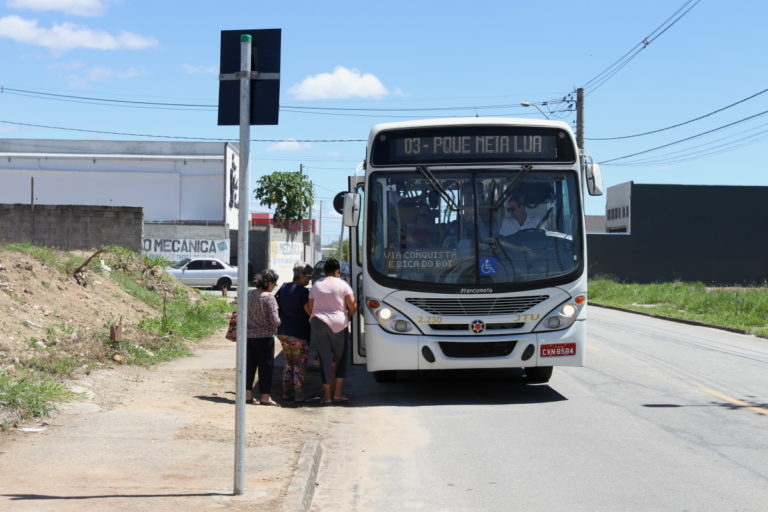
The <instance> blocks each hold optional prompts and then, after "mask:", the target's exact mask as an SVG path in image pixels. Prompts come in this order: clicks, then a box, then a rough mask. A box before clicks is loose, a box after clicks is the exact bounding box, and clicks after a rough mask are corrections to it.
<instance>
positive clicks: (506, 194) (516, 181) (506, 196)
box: [493, 164, 533, 208]
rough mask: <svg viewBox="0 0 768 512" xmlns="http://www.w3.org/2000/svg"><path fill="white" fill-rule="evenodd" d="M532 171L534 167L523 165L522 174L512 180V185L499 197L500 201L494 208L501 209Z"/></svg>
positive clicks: (497, 201) (498, 200)
mask: <svg viewBox="0 0 768 512" xmlns="http://www.w3.org/2000/svg"><path fill="white" fill-rule="evenodd" d="M532 169H533V166H532V165H531V164H523V168H522V169H520V172H519V173H517V176H515V177H514V178H513V179H512V183H510V184H509V186H508V187H507V189H506V190H505V191H504V192H503V193H502V194H501V195H500V196H499V199H497V200H496V202H495V203H494V205H493V206H494V207H495V208H500V207H501V206H503V205H504V202H505V201H506V200H507V199H509V196H511V195H512V192H514V191H515V189H516V188H517V187H518V186H519V185H520V182H522V181H523V179H525V177H526V176H527V175H528V173H529V172H531V170H532Z"/></svg>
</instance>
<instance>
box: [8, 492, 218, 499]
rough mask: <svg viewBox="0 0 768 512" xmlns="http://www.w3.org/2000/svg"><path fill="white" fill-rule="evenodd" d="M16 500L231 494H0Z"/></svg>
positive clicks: (179, 496)
mask: <svg viewBox="0 0 768 512" xmlns="http://www.w3.org/2000/svg"><path fill="white" fill-rule="evenodd" d="M0 496H6V497H8V498H10V499H11V501H18V500H96V499H105V498H194V497H198V496H202V497H205V496H232V493H220V492H196V493H181V494H179V493H176V494H96V495H92V496H52V495H49V494H0Z"/></svg>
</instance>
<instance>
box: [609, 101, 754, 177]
mask: <svg viewBox="0 0 768 512" xmlns="http://www.w3.org/2000/svg"><path fill="white" fill-rule="evenodd" d="M765 114H768V110H764V111H762V112H758V113H757V114H754V115H751V116H748V117H745V118H743V119H739V120H738V121H734V122H732V123H728V124H724V125H722V126H718V127H717V128H713V129H711V130H707V131H705V132H701V133H697V134H696V135H691V136H690V137H686V138H684V139H680V140H676V141H674V142H670V143H668V144H662V145H661V146H656V147H655V148H650V149H646V150H643V151H638V152H637V153H632V154H629V155H624V156H620V157H616V158H611V159H610V160H603V161H602V162H598V163H599V164H600V165H604V164H607V163H610V162H615V161H617V160H624V159H625V158H630V157H633V156H637V155H642V154H645V153H650V152H651V151H656V150H659V149H663V148H667V147H669V146H673V145H675V144H680V143H681V142H685V141H688V140H692V139H695V138H697V137H702V136H704V135H708V134H710V133H713V132H716V131H719V130H723V129H725V128H728V127H730V126H734V125H737V124H739V123H743V122H745V121H749V120H750V119H754V118H756V117H760V116H762V115H765Z"/></svg>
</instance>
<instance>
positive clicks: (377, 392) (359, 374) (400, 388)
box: [273, 366, 567, 407]
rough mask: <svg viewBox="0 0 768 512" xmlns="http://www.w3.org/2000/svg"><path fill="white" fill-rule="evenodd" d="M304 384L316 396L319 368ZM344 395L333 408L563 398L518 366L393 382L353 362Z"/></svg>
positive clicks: (403, 376) (409, 376) (404, 376)
mask: <svg viewBox="0 0 768 512" xmlns="http://www.w3.org/2000/svg"><path fill="white" fill-rule="evenodd" d="M275 370H276V371H275V374H276V375H275V380H274V385H273V390H274V391H275V395H276V396H277V399H278V400H280V398H281V393H280V389H281V385H280V378H281V372H282V369H279V370H278V369H277V368H275ZM304 387H305V392H306V393H307V396H313V395H317V394H319V392H320V375H319V372H312V371H310V372H307V376H306V378H305V386H304ZM344 393H345V394H346V395H347V396H349V397H350V401H349V402H348V403H345V404H339V405H337V406H343V407H376V406H387V405H399V406H407V407H418V406H435V405H489V404H536V403H548V402H559V401H563V400H567V398H566V397H565V396H563V395H561V394H560V393H558V392H557V391H555V390H554V389H553V388H552V387H550V386H549V385H547V384H529V383H528V382H527V381H526V380H525V378H524V377H523V375H522V370H519V369H503V370H499V369H494V370H430V371H422V372H415V371H402V372H397V380H396V381H395V382H388V383H378V382H376V381H375V379H374V378H373V375H372V374H371V373H369V372H368V371H367V370H366V369H365V367H363V366H353V367H351V368H350V369H349V371H348V372H347V378H346V381H345V385H344ZM289 404H290V402H289ZM312 405H313V403H311V402H310V403H309V406H312Z"/></svg>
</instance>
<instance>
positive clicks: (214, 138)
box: [0, 119, 368, 144]
mask: <svg viewBox="0 0 768 512" xmlns="http://www.w3.org/2000/svg"><path fill="white" fill-rule="evenodd" d="M0 123H5V124H12V125H16V126H28V127H32V128H47V129H49V130H65V131H71V132H82V133H99V134H102V135H125V136H128V137H150V138H155V139H180V140H205V141H221V142H237V140H236V139H225V138H216V137H184V136H181V135H156V134H147V133H130V132H113V131H106V130H86V129H84V128H68V127H65V126H51V125H45V124H33V123H22V122H18V121H8V120H6V119H0ZM367 140H368V139H251V142H311V143H318V144H319V143H326V142H334V143H335V142H367Z"/></svg>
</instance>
